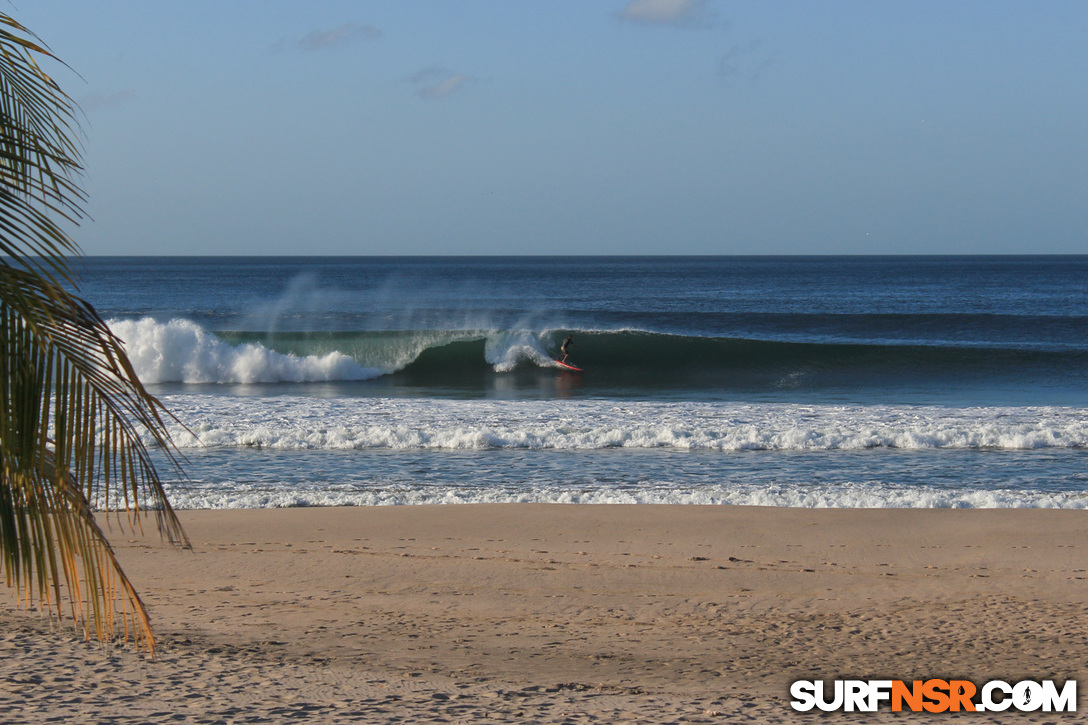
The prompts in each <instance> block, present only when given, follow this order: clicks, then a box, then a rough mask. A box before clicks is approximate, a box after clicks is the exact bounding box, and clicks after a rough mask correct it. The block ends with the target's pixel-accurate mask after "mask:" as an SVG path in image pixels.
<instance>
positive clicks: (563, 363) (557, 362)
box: [555, 360, 584, 373]
mask: <svg viewBox="0 0 1088 725" xmlns="http://www.w3.org/2000/svg"><path fill="white" fill-rule="evenodd" d="M555 364H556V365H558V366H559V367H561V368H563V369H564V370H573V371H574V372H576V373H580V372H584V371H583V370H582V368H576V367H574V366H573V365H569V364H567V363H565V362H560V361H559V360H556V361H555Z"/></svg>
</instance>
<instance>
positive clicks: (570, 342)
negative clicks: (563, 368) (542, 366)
mask: <svg viewBox="0 0 1088 725" xmlns="http://www.w3.org/2000/svg"><path fill="white" fill-rule="evenodd" d="M573 346H574V335H567V339H566V340H564V341H563V346H562V347H561V348H559V350H560V351H561V352H562V353H563V357H562V358H560V360H559V362H563V363H565V362H566V361H567V355H570V348H571V347H573Z"/></svg>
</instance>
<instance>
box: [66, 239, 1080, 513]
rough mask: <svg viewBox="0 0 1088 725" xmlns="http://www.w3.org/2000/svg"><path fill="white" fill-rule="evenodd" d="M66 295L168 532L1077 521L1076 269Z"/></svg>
mask: <svg viewBox="0 0 1088 725" xmlns="http://www.w3.org/2000/svg"><path fill="white" fill-rule="evenodd" d="M78 266H79V268H80V271H81V283H80V292H81V294H82V295H83V296H84V297H85V298H87V299H88V300H89V301H90V302H91V303H92V304H94V305H95V307H96V308H97V309H98V310H99V312H100V314H101V315H102V316H103V317H104V318H105V319H107V320H108V321H109V324H110V327H111V329H113V331H114V332H115V333H116V334H117V335H118V336H119V337H120V338H121V339H123V340H124V341H125V345H126V348H127V350H128V353H129V355H130V357H131V358H132V360H133V362H134V365H135V367H136V370H137V372H138V373H139V375H140V377H141V379H142V380H143V381H144V382H145V383H146V384H147V385H148V387H149V389H150V391H151V392H152V393H153V394H155V395H156V396H157V397H159V399H160V400H161V401H162V402H163V403H164V404H165V405H166V407H167V408H168V409H169V410H170V411H171V412H172V413H173V414H174V415H175V416H177V418H178V419H179V420H180V421H181V424H179V425H172V426H171V432H172V434H173V436H174V440H175V441H176V443H177V445H178V446H179V448H180V449H181V451H182V453H183V454H184V456H185V459H186V462H185V472H186V476H185V477H184V478H181V477H178V476H177V475H175V474H174V473H173V472H171V471H170V470H169V469H163V473H164V476H165V478H166V483H167V489H168V492H169V495H170V499H171V501H172V502H173V503H174V505H175V506H176V507H178V508H256V507H281V506H321V505H394V504H437V503H450V504H452V503H472V502H557V503H691V504H757V505H769V506H808V507H1061V508H1083V507H1085V506H1086V505H1088V465H1086V464H1088V284H1086V283H1088V256H1022V257H1006V256H992V257H986V256H981V257H945V256H939V257H562V258H560V257H401V258H396V257H343V258H334V257H268V258H263V257H124V258H110V257H89V258H85V259H84V260H82V261H80V262H79V263H78ZM567 335H572V336H573V339H574V347H573V348H572V349H571V354H570V362H573V363H574V364H575V365H577V366H579V367H580V368H582V369H583V371H584V372H582V373H573V372H568V371H565V370H562V369H560V368H559V367H557V366H556V365H555V364H554V362H553V358H554V357H555V356H556V355H558V354H559V352H558V351H559V346H560V344H561V343H562V341H563V340H564V339H565V338H566V336H567Z"/></svg>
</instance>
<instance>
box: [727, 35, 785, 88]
mask: <svg viewBox="0 0 1088 725" xmlns="http://www.w3.org/2000/svg"><path fill="white" fill-rule="evenodd" d="M762 45H763V44H762V43H761V42H760V41H758V40H756V41H753V42H751V43H748V44H746V45H740V44H737V45H733V46H732V47H731V48H729V50H727V51H726V53H725V55H723V56H722V58H721V60H719V61H718V75H719V76H721V77H722V78H723V79H725V78H731V77H733V76H741V77H747V78H748V79H749V80H753V81H754V80H757V79H758V78H759V77H760V76H761V75H763V72H764V71H766V70H767V69H768V68H770V67H771V65H772V64H773V62H774V59H773V57H768V56H766V55H764V54H763V53H762V52H761V48H762Z"/></svg>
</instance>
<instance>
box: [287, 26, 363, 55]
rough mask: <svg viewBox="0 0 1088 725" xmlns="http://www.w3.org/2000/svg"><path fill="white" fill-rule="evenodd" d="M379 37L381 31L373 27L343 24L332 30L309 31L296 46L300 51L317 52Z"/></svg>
mask: <svg viewBox="0 0 1088 725" xmlns="http://www.w3.org/2000/svg"><path fill="white" fill-rule="evenodd" d="M380 37H382V31H381V30H379V29H378V28H376V27H374V26H373V25H359V24H357V23H344V24H343V25H341V26H340V27H338V28H333V29H332V30H313V31H310V32H309V33H307V34H306V35H304V36H302V38H301V39H300V40H299V41H298V44H297V45H298V47H299V48H300V49H302V50H307V51H317V50H325V49H327V48H335V47H337V46H341V45H348V44H349V43H355V42H360V41H368V40H377V39H378V38H380Z"/></svg>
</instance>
